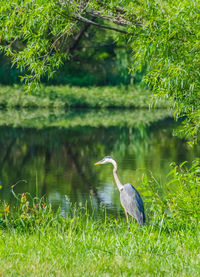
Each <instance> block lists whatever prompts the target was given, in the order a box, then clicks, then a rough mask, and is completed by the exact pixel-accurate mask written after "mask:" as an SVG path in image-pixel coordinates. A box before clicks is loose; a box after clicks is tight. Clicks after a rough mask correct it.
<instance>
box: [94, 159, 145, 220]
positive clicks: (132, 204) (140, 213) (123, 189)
mask: <svg viewBox="0 0 200 277" xmlns="http://www.w3.org/2000/svg"><path fill="white" fill-rule="evenodd" d="M107 163H111V164H112V165H113V167H114V168H113V176H114V179H115V182H116V185H117V188H118V190H119V192H120V201H121V204H122V206H123V208H124V210H125V214H126V219H127V223H128V214H129V215H131V216H132V217H134V218H135V219H136V220H137V222H138V223H139V224H141V225H144V223H145V213H144V204H143V201H142V198H141V197H140V195H139V193H138V191H137V190H136V189H135V188H134V187H133V186H132V185H131V184H125V185H122V183H121V182H120V180H119V177H118V175H117V163H116V161H115V160H114V159H112V158H111V157H110V156H106V157H104V158H103V160H101V161H99V162H97V163H95V165H99V164H107Z"/></svg>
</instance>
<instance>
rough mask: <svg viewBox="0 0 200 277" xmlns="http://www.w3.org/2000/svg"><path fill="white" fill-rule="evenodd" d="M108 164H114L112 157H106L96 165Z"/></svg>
mask: <svg viewBox="0 0 200 277" xmlns="http://www.w3.org/2000/svg"><path fill="white" fill-rule="evenodd" d="M107 163H113V159H112V158H111V157H110V156H106V157H104V158H103V159H102V160H101V161H99V162H97V163H95V165H99V164H107Z"/></svg>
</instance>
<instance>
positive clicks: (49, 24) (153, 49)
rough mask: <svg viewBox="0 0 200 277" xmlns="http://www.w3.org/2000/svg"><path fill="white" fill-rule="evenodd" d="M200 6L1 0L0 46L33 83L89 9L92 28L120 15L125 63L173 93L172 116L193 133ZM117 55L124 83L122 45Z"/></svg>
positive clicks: (63, 52)
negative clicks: (184, 118)
mask: <svg viewBox="0 0 200 277" xmlns="http://www.w3.org/2000/svg"><path fill="white" fill-rule="evenodd" d="M199 6H200V3H199V0H195V1H190V0H184V1H181V0H178V1H164V2H163V1H159V0H153V1H149V0H142V1H139V2H138V1H103V2H102V1H89V2H87V1H86V2H84V1H65V2H59V1H55V0H51V1H44V0H35V1H29V0H25V1H23V2H21V1H15V2H13V1H11V0H8V1H5V0H4V1H2V2H1V7H0V14H1V20H0V37H1V41H2V43H1V49H2V50H3V51H4V52H5V53H6V55H8V56H10V57H11V58H12V61H13V63H14V64H15V63H16V64H17V67H18V68H20V69H23V70H27V72H28V73H27V75H26V76H23V79H24V80H25V82H27V84H33V85H35V84H36V82H37V80H41V79H42V78H44V77H45V78H46V76H47V77H48V78H51V77H52V76H53V74H54V70H57V69H58V68H59V67H60V66H61V65H62V63H63V60H64V59H66V58H70V48H71V46H72V45H73V42H74V39H75V37H76V36H77V35H78V34H79V33H80V30H81V29H82V28H83V26H85V25H87V24H91V23H88V20H90V19H91V15H90V14H91V12H93V13H94V12H96V14H98V16H99V17H98V16H97V22H94V24H96V25H95V26H96V28H98V27H99V25H101V27H102V26H104V25H105V22H104V21H106V22H107V21H108V22H110V21H111V23H110V25H109V24H107V26H106V28H111V29H112V27H113V24H114V23H116V20H118V22H117V24H118V25H120V24H121V22H119V21H120V20H122V23H124V21H125V26H126V27H123V30H122V29H120V28H119V29H118V31H123V32H125V33H126V35H122V36H123V37H121V38H119V39H118V41H119V43H120V42H121V41H126V43H127V45H129V47H130V46H131V47H132V50H133V61H132V64H131V66H130V69H131V70H132V71H133V72H138V71H141V70H144V68H145V72H146V76H145V81H146V82H147V83H148V85H149V86H150V88H151V89H153V91H154V92H155V93H156V94H158V95H161V96H164V97H167V98H170V99H172V101H173V102H174V106H175V107H176V116H182V115H186V116H187V118H188V121H187V122H186V124H187V126H186V128H185V131H187V136H188V137H190V136H191V137H195V138H196V136H197V133H198V130H199V90H200V82H199V80H200V78H199V71H198V68H199V60H200V51H199V48H200V44H199V41H200V39H199V35H200V33H199V30H200V13H199ZM84 20H85V21H84ZM84 22H85V23H84ZM108 22H107V23H108ZM84 24H85V25H84ZM94 24H93V25H94ZM122 25H123V24H122ZM124 28H126V29H125V30H124ZM115 29H116V28H115ZM93 51H94V49H93ZM83 52H84V51H83ZM86 52H87V51H86ZM117 52H118V50H116V57H117V56H118V53H117ZM83 55H84V53H83ZM106 55H107V53H106V52H102V53H101V52H98V54H97V56H98V58H97V61H98V60H99V59H102V60H106V57H107V56H106ZM119 55H120V59H119V60H118V61H119V63H118V64H120V67H119V68H120V70H121V78H123V79H124V82H125V83H126V82H127V81H126V80H127V76H128V75H127V59H126V53H123V51H122V52H121V53H120V54H119ZM92 56H93V57H94V56H95V55H94V53H93V54H92ZM117 59H118V58H117ZM88 76H89V75H88ZM68 77H70V76H68ZM70 78H71V77H70ZM90 80H91V79H90ZM87 82H88V81H87ZM91 82H92V81H91ZM185 131H184V132H185Z"/></svg>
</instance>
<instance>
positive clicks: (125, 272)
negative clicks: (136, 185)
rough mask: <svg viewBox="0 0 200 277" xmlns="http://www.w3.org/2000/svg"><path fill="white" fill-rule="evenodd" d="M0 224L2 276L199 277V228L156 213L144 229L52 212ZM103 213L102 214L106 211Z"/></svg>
mask: <svg viewBox="0 0 200 277" xmlns="http://www.w3.org/2000/svg"><path fill="white" fill-rule="evenodd" d="M5 213H6V214H7V215H6V216H5V218H4V220H1V223H0V225H1V230H0V232H1V235H0V267H1V274H2V275H1V276H18V275H19V276H199V274H200V258H199V255H200V254H199V249H200V231H199V229H198V224H190V225H183V224H180V223H179V222H176V223H175V222H174V224H173V228H172V224H171V223H170V221H168V219H167V218H165V217H164V216H160V215H156V214H154V218H152V220H151V221H149V222H148V223H147V224H146V225H145V226H144V227H140V226H137V224H136V223H135V222H134V223H130V229H129V230H128V228H127V224H126V221H125V217H123V218H120V217H116V218H108V217H106V213H104V216H103V215H102V216H101V217H99V218H94V217H93V216H92V215H89V214H88V212H87V210H86V209H83V208H81V209H79V210H77V209H76V210H75V209H73V211H72V213H71V214H68V213H67V214H66V218H63V217H61V215H60V213H59V212H57V213H53V212H52V211H51V210H50V209H49V207H45V208H44V207H43V208H40V209H36V208H34V209H32V215H30V212H29V216H28V214H27V213H26V212H22V211H21V214H18V215H15V217H14V218H12V219H11V218H9V215H8V212H5ZM102 214H103V212H102Z"/></svg>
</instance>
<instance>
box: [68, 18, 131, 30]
mask: <svg viewBox="0 0 200 277" xmlns="http://www.w3.org/2000/svg"><path fill="white" fill-rule="evenodd" d="M72 18H74V19H76V20H78V21H81V22H84V23H87V24H91V25H94V26H96V27H99V28H103V29H107V30H112V31H115V32H119V33H122V34H126V35H130V34H131V33H129V32H127V31H124V30H121V29H118V28H115V27H110V26H106V25H102V24H99V23H96V22H94V21H92V20H89V19H87V18H85V17H82V16H81V15H73V16H72Z"/></svg>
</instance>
